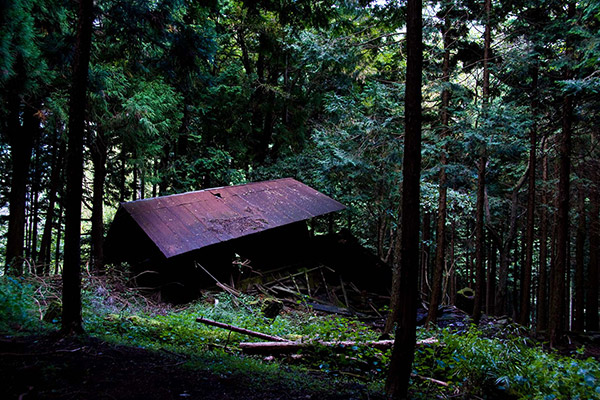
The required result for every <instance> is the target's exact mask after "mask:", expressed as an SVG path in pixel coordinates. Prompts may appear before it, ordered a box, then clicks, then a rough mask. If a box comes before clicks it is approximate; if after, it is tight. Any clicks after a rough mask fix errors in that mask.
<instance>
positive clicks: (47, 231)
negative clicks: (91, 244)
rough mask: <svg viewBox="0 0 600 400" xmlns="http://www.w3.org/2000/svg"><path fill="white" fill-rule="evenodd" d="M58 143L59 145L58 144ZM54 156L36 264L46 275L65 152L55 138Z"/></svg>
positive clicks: (61, 144)
mask: <svg viewBox="0 0 600 400" xmlns="http://www.w3.org/2000/svg"><path fill="white" fill-rule="evenodd" d="M59 143H60V144H59ZM53 150H54V153H55V154H54V156H53V159H52V167H51V168H52V171H51V172H50V183H49V187H48V192H47V193H48V194H47V196H48V211H47V212H46V221H45V223H44V231H43V232H42V242H41V244H40V253H39V257H38V261H37V262H38V264H40V265H43V266H44V271H45V273H46V274H49V273H50V259H51V254H50V253H51V247H52V246H51V245H52V227H53V225H54V216H55V212H54V208H55V206H56V201H57V192H58V188H59V185H60V177H61V172H62V170H63V165H64V157H65V150H66V142H65V141H64V140H62V138H59V134H58V133H57V138H56V140H55V144H54V146H53Z"/></svg>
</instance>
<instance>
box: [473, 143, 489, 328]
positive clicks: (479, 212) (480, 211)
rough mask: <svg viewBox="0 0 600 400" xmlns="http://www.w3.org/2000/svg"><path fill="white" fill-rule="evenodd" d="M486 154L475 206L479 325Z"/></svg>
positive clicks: (476, 315) (475, 308) (476, 312)
mask: <svg viewBox="0 0 600 400" xmlns="http://www.w3.org/2000/svg"><path fill="white" fill-rule="evenodd" d="M486 163H487V159H486V156H485V153H484V154H482V155H481V157H480V158H479V167H478V168H477V203H476V206H475V209H476V211H475V299H474V304H473V322H474V323H475V324H476V325H477V324H478V323H479V319H480V317H481V307H482V303H483V292H484V286H485V282H484V280H485V275H484V274H485V270H484V254H485V236H484V235H485V231H484V198H485V164H486Z"/></svg>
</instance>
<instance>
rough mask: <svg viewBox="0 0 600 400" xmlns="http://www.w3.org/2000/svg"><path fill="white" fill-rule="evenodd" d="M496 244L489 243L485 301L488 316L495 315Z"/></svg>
mask: <svg viewBox="0 0 600 400" xmlns="http://www.w3.org/2000/svg"><path fill="white" fill-rule="evenodd" d="M496 247H497V246H496V244H495V243H494V242H493V241H490V249H489V250H490V256H489V260H490V261H489V267H488V274H487V300H486V313H487V314H488V315H495V314H496V310H495V309H494V306H495V304H494V298H493V296H494V294H495V293H496V270H497V261H498V251H497V249H496Z"/></svg>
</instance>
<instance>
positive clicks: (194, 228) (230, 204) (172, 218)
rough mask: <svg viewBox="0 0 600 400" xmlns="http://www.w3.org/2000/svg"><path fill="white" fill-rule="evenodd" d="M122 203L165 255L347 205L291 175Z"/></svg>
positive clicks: (248, 233) (325, 212) (168, 255)
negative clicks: (272, 179) (265, 180)
mask: <svg viewBox="0 0 600 400" xmlns="http://www.w3.org/2000/svg"><path fill="white" fill-rule="evenodd" d="M122 207H123V209H124V210H126V211H127V212H128V213H129V214H130V215H131V216H132V218H133V219H134V220H135V221H136V222H137V223H138V224H139V225H140V227H141V228H142V229H143V230H144V232H145V233H146V234H147V235H148V237H149V238H150V239H151V240H152V241H153V242H154V243H155V244H156V245H157V247H158V248H159V249H160V251H161V252H162V253H163V254H164V255H165V256H166V257H167V258H169V257H173V256H175V255H179V254H183V253H186V252H189V251H193V250H197V249H200V248H202V247H206V246H210V245H212V244H216V243H219V242H224V241H228V240H232V239H236V238H239V237H243V236H246V235H251V234H253V233H257V232H261V231H264V230H267V229H271V228H275V227H279V226H283V225H287V224H291V223H294V222H299V221H303V220H306V219H309V218H311V217H314V216H319V215H323V214H327V213H330V212H333V211H339V210H342V209H344V208H345V207H344V206H343V205H342V204H340V203H338V202H337V201H335V200H333V199H331V198H329V197H327V196H325V195H324V194H322V193H320V192H318V191H316V190H314V189H312V188H310V187H309V186H306V185H304V184H302V183H300V182H298V181H296V180H294V179H291V178H285V179H278V180H274V181H267V182H256V183H249V184H247V185H239V186H226V187H221V188H213V189H206V190H201V191H196V192H189V193H182V194H176V195H172V196H163V197H157V198H153V199H145V200H138V201H133V202H129V203H123V204H122Z"/></svg>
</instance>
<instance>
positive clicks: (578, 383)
mask: <svg viewBox="0 0 600 400" xmlns="http://www.w3.org/2000/svg"><path fill="white" fill-rule="evenodd" d="M58 283H59V282H58V281H48V280H41V279H38V278H30V279H22V278H21V279H15V278H10V277H4V276H2V277H0V292H1V294H2V295H1V296H0V330H1V331H2V332H5V333H10V334H15V333H19V332H31V331H40V330H52V329H57V327H58V326H59V323H60V321H59V319H60V317H59V313H58V314H56V313H55V312H54V311H52V309H53V307H55V305H56V303H58V302H59V301H60V295H59V289H60V287H59V284H58ZM83 304H84V308H83V317H84V324H85V329H86V331H87V332H88V333H89V334H90V335H93V336H96V337H99V338H101V339H103V340H106V341H109V342H113V343H117V344H125V345H130V346H136V347H142V348H146V349H149V350H156V351H167V352H170V353H175V354H177V355H178V356H180V357H183V358H184V359H185V360H186V363H187V365H188V366H189V367H190V368H196V369H209V370H210V371H211V372H213V373H216V374H221V375H229V374H242V375H248V376H254V377H257V378H253V379H251V381H250V383H249V384H250V385H256V386H257V387H260V388H265V387H268V386H269V385H279V386H280V387H281V386H282V385H288V387H289V389H290V390H298V388H307V387H312V388H313V389H314V390H332V389H331V387H328V386H327V385H331V384H333V385H335V380H336V379H341V378H344V379H347V378H352V379H355V382H357V383H356V385H355V386H353V387H354V388H355V389H354V390H359V391H366V393H373V392H379V393H381V391H382V387H383V381H384V377H385V374H386V372H387V370H386V369H387V364H388V361H389V351H387V352H381V351H379V350H374V349H372V348H369V347H367V346H362V345H360V343H361V342H365V341H369V340H377V337H378V335H379V332H377V331H375V330H373V329H371V328H370V327H368V326H367V325H365V324H363V323H361V322H359V321H357V320H353V319H349V318H340V317H334V316H323V315H317V313H315V312H312V311H311V310H310V309H299V310H292V309H286V310H285V311H284V312H282V313H281V314H280V315H278V316H277V317H276V318H274V319H268V318H265V317H264V316H263V315H262V313H261V304H262V299H261V298H257V297H250V296H241V297H232V296H231V295H229V294H226V293H218V294H212V295H207V296H206V297H204V298H203V299H200V300H198V301H197V302H194V303H190V304H188V305H186V306H178V307H175V306H170V305H165V304H163V303H157V302H153V301H151V300H149V299H148V298H146V297H144V296H141V295H140V294H139V293H137V292H136V291H134V290H133V289H130V288H127V287H126V286H125V285H123V282H122V281H121V280H120V279H119V278H115V277H114V276H113V277H110V278H109V277H101V278H99V277H93V276H87V277H86V278H85V280H84V285H83ZM44 316H45V317H46V318H44ZM197 317H205V318H208V319H213V320H217V321H219V322H223V323H227V324H231V325H235V326H238V327H242V328H246V329H251V330H255V331H260V332H263V333H267V334H271V335H276V336H280V337H283V338H287V339H289V340H312V341H316V340H323V341H342V340H346V341H355V342H358V344H357V345H356V346H351V347H350V348H344V349H339V348H331V347H324V346H320V347H319V346H317V347H316V348H315V349H313V350H304V351H303V352H302V354H300V357H299V356H298V355H294V356H285V357H281V358H278V359H274V358H273V357H264V356H247V355H244V354H242V353H241V352H240V350H239V347H238V346H239V343H240V342H241V341H256V340H257V339H254V338H249V337H247V336H244V335H241V334H238V333H234V332H229V331H227V330H224V329H221V328H216V327H211V326H207V325H203V324H200V323H198V322H196V318H197ZM44 319H45V320H46V322H44V321H43V320H44ZM432 335H433V336H435V337H436V338H437V339H438V343H436V344H428V345H424V346H420V347H418V349H417V350H416V353H415V362H414V364H413V374H414V376H415V378H414V379H413V389H412V393H413V395H414V397H415V398H421V399H430V398H487V399H512V398H514V399H541V400H552V399H600V364H599V363H598V361H596V360H594V359H592V358H587V359H584V358H583V357H582V354H583V349H581V350H580V351H578V352H577V353H575V354H573V355H572V356H570V357H567V356H562V355H559V354H556V353H553V352H548V351H545V350H544V349H543V348H542V347H541V345H540V344H537V343H533V342H532V341H531V340H529V339H527V338H526V337H525V336H523V335H521V334H519V332H518V330H516V331H514V332H504V333H503V334H502V335H496V337H492V336H490V334H489V333H485V332H482V331H481V330H478V329H474V328H472V329H469V330H467V331H465V332H460V333H458V332H452V331H450V330H448V329H445V330H438V331H433V332H432V331H425V330H419V332H418V336H419V338H425V337H430V336H432ZM311 371H318V372H319V373H320V374H326V375H327V376H328V377H329V378H331V379H328V380H323V379H307V376H308V375H306V374H307V373H309V374H310V373H311ZM258 377H260V378H258ZM331 382H334V383H331ZM357 388H358V389H357ZM336 390H340V389H339V387H337V388H336ZM367 396H368V395H367Z"/></svg>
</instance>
